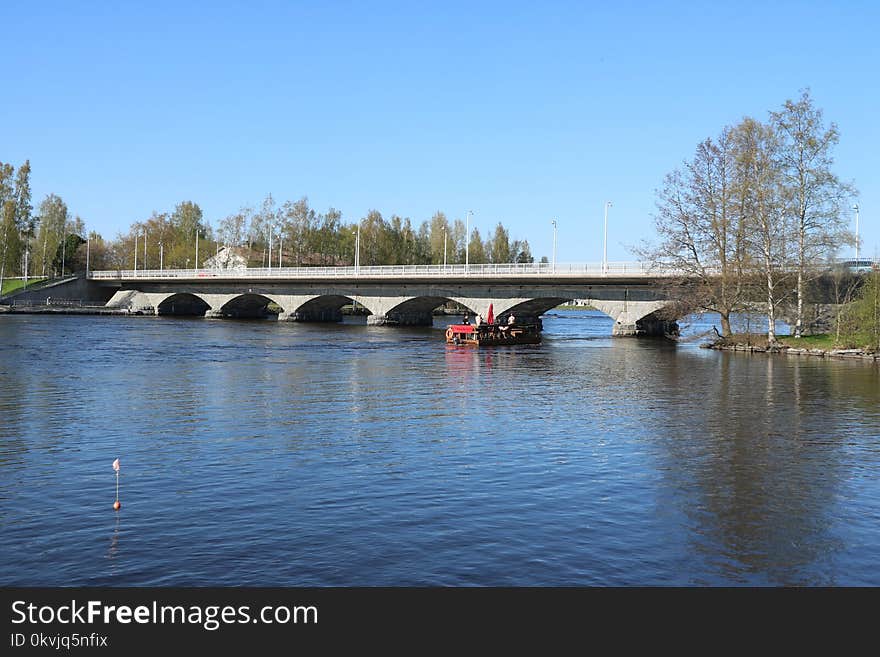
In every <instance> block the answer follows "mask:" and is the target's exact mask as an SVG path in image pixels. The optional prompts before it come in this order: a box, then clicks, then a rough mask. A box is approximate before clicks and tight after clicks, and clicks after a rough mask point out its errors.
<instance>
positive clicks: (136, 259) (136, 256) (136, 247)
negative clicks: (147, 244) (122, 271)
mask: <svg viewBox="0 0 880 657" xmlns="http://www.w3.org/2000/svg"><path fill="white" fill-rule="evenodd" d="M137 272H138V232H137V228H135V230H134V273H135V275H137Z"/></svg>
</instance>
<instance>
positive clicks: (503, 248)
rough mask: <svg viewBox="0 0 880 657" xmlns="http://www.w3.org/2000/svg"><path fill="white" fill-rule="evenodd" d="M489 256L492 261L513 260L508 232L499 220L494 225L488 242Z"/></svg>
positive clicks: (504, 261) (500, 262)
mask: <svg viewBox="0 0 880 657" xmlns="http://www.w3.org/2000/svg"><path fill="white" fill-rule="evenodd" d="M488 251H489V257H490V259H491V260H492V262H494V263H499V264H502V263H508V262H511V261H512V260H513V258H512V257H511V253H510V233H508V231H507V229H505V228H504V225H503V224H502V223H501V222H500V221H499V222H498V225H497V226H495V234H494V235H493V236H492V240H491V241H490V243H489V249H488Z"/></svg>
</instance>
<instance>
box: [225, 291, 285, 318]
mask: <svg viewBox="0 0 880 657" xmlns="http://www.w3.org/2000/svg"><path fill="white" fill-rule="evenodd" d="M270 304H272V306H274V307H270ZM276 308H280V310H277V309H276ZM284 310H285V309H284V308H283V307H282V306H280V305H279V304H278V303H276V302H275V300H274V299H272V298H271V297H267V296H266V295H264V294H256V293H253V292H247V293H245V294H239V295H237V296H235V297H233V298H231V299H230V300H229V301H227V302H226V303H224V304H223V305H222V306H221V307H220V308H219V309H217V310H216V315H217V316H219V317H229V318H233V319H265V318H267V317H273V316H275V317H277V316H278V314H279V313H280V312H284Z"/></svg>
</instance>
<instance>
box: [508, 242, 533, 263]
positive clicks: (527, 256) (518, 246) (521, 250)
mask: <svg viewBox="0 0 880 657" xmlns="http://www.w3.org/2000/svg"><path fill="white" fill-rule="evenodd" d="M513 244H514V246H513V249H512V252H513V253H515V254H516V260H515V261H516V262H517V263H525V264H528V263H533V262H535V258H534V257H533V256H532V249H531V247H530V246H529V241H528V240H522V241H519V240H517V241H516V242H514V243H513Z"/></svg>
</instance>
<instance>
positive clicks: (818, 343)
mask: <svg viewBox="0 0 880 657" xmlns="http://www.w3.org/2000/svg"><path fill="white" fill-rule="evenodd" d="M719 342H721V341H720V340H719ZM723 342H725V343H727V344H744V345H749V346H752V347H767V346H769V344H770V343H769V342H767V336H766V335H764V334H759V333H734V334H733V335H732V336H730V337H729V338H726V339H725V340H723ZM776 342H777V344H779V345H781V346H786V347H793V348H795V349H834V348H835V347H837V346H839V345H835V344H834V336H833V335H830V334H827V333H821V334H819V335H805V336H803V337H801V338H796V337H794V336H791V335H777V336H776Z"/></svg>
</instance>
